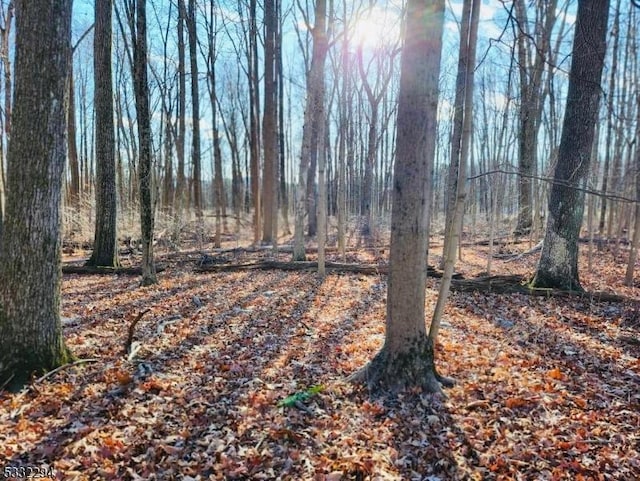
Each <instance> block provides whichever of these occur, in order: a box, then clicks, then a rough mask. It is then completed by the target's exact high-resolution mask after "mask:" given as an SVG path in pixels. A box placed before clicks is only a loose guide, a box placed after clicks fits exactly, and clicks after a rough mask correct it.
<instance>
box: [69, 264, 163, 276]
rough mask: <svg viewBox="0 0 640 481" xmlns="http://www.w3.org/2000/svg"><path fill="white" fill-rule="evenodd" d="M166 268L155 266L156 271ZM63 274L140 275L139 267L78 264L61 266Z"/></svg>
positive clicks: (140, 269)
mask: <svg viewBox="0 0 640 481" xmlns="http://www.w3.org/2000/svg"><path fill="white" fill-rule="evenodd" d="M165 269H166V266H164V265H158V266H156V272H162V271H164V270H165ZM62 273H63V274H80V275H95V274H97V275H114V274H116V275H124V276H140V275H142V268H141V267H96V266H79V265H74V264H72V265H66V266H62Z"/></svg>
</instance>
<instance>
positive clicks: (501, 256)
mask: <svg viewBox="0 0 640 481" xmlns="http://www.w3.org/2000/svg"><path fill="white" fill-rule="evenodd" d="M542 242H543V241H540V242H538V243H537V244H536V245H535V246H533V247H532V248H531V249H529V250H528V251H524V252H521V253H519V254H493V257H494V258H495V259H503V260H504V261H505V262H511V261H516V260H519V259H522V258H523V257H525V256H529V255H531V254H535V253H536V252H538V251H541V250H542Z"/></svg>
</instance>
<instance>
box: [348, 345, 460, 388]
mask: <svg viewBox="0 0 640 481" xmlns="http://www.w3.org/2000/svg"><path fill="white" fill-rule="evenodd" d="M419 344H420V346H419V349H415V348H413V349H410V350H408V351H406V352H400V353H391V352H390V351H389V350H388V349H387V347H386V346H385V347H383V348H382V349H381V350H380V351H379V352H378V354H376V356H375V357H374V358H373V359H372V360H371V361H370V362H369V363H367V364H366V365H365V366H364V367H362V368H360V369H359V370H358V371H356V372H354V373H353V374H351V375H350V376H349V377H348V378H347V381H349V382H352V383H355V384H364V385H365V386H367V388H368V389H369V391H370V392H372V393H378V392H388V393H391V394H396V393H398V392H402V391H406V390H408V389H416V388H417V389H421V390H422V391H423V392H427V393H434V394H442V385H441V383H440V381H439V377H440V376H439V375H438V374H437V373H436V370H435V367H434V364H433V350H432V349H431V346H430V344H429V341H428V340H427V338H426V336H425V339H424V341H422V342H420V343H419ZM441 379H445V378H441ZM447 381H449V380H448V379H447ZM447 385H448V383H447Z"/></svg>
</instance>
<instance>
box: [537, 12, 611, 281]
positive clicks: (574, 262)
mask: <svg viewBox="0 0 640 481" xmlns="http://www.w3.org/2000/svg"><path fill="white" fill-rule="evenodd" d="M608 16H609V0H581V1H580V2H579V3H578V14H577V19H576V27H575V37H574V41H573V59H572V61H571V70H570V72H569V90H568V94H567V106H566V110H565V116H564V123H563V126H562V136H561V138H560V149H559V152H558V164H557V166H556V170H555V174H554V181H555V182H554V184H553V186H552V188H551V195H550V197H549V218H548V220H547V228H546V232H545V238H544V244H543V248H542V254H541V256H540V261H539V262H538V267H537V271H536V275H535V278H534V280H533V286H534V287H555V288H560V289H566V290H582V286H581V285H580V280H579V278H578V240H579V236H580V226H581V225H582V217H583V211H584V191H583V190H580V188H582V187H584V183H585V180H586V178H587V176H588V174H589V164H590V159H591V146H592V142H593V137H594V130H595V123H596V119H597V116H598V103H599V100H600V89H601V88H600V82H601V75H602V68H603V64H604V56H605V53H606V35H607V19H608ZM574 187H575V188H574Z"/></svg>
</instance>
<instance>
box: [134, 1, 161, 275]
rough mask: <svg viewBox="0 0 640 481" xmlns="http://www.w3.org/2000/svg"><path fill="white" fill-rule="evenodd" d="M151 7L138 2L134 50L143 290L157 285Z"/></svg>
mask: <svg viewBox="0 0 640 481" xmlns="http://www.w3.org/2000/svg"><path fill="white" fill-rule="evenodd" d="M146 10H147V6H146V0H137V4H136V32H135V33H136V35H135V42H134V48H133V89H134V91H135V97H136V112H137V114H138V116H137V124H138V143H139V144H140V159H139V161H138V182H139V184H140V189H139V190H140V227H141V234H142V280H141V284H142V285H143V286H148V285H151V284H155V283H156V282H158V281H157V278H156V268H155V265H154V263H153V225H154V213H155V212H154V206H153V199H152V195H151V187H152V186H151V184H152V169H151V114H150V110H149V82H148V78H147V12H146Z"/></svg>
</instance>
